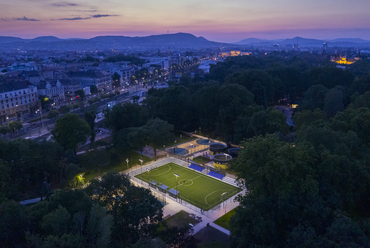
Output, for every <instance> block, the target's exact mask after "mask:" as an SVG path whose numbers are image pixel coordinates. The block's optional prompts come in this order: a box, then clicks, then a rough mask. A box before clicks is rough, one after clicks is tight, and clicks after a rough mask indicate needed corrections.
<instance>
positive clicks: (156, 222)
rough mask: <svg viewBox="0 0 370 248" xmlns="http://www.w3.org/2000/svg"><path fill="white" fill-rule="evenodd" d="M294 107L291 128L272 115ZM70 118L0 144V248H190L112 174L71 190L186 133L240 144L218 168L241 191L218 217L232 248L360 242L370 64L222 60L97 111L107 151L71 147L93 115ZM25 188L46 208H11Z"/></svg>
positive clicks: (143, 195)
mask: <svg viewBox="0 0 370 248" xmlns="http://www.w3.org/2000/svg"><path fill="white" fill-rule="evenodd" d="M288 57H289V58H288ZM318 62H319V64H320V65H319V66H318ZM293 103H294V104H298V107H297V108H296V109H295V110H294V115H293V123H294V127H293V126H289V125H288V124H287V123H286V117H285V115H284V113H283V112H282V111H281V110H280V109H279V108H278V106H282V105H286V104H293ZM92 115H93V116H94V114H92ZM67 118H69V119H67ZM77 119H78V118H77ZM77 119H76V117H75V116H73V114H67V115H65V116H63V117H60V118H59V119H58V120H57V124H56V129H55V130H54V131H53V132H54V133H53V135H54V136H55V140H56V141H57V142H52V141H42V142H35V141H31V140H15V141H0V180H1V183H0V187H1V192H0V201H1V204H0V223H4V224H1V228H0V229H1V230H0V245H1V246H4V247H76V246H79V247H124V246H127V247H128V246H130V245H131V247H142V246H141V245H142V244H147V243H148V242H147V241H148V240H147V239H148V238H150V239H151V240H153V239H154V240H153V242H152V244H153V246H148V245H146V246H147V247H148V248H149V247H165V246H166V244H167V245H172V246H176V247H196V241H195V240H194V239H193V238H192V237H191V235H190V233H189V230H177V229H174V228H169V227H167V226H166V225H165V224H164V222H163V221H162V206H161V205H160V204H159V205H158V202H157V201H156V200H155V198H154V197H153V196H152V195H151V194H150V192H149V191H148V190H145V189H142V188H136V187H134V186H130V184H129V180H128V179H127V178H126V177H125V176H121V175H119V174H107V175H105V176H104V177H103V178H102V180H101V181H98V180H92V181H91V183H90V185H89V186H88V187H86V188H84V189H77V188H80V187H81V186H82V185H83V181H81V178H80V177H79V174H80V173H83V172H84V171H85V170H86V169H88V167H89V166H90V167H96V168H99V167H100V166H105V165H106V164H111V163H118V161H120V160H122V159H123V158H124V157H122V154H123V153H124V152H130V151H138V150H140V149H142V147H144V146H145V145H150V146H152V147H154V148H158V149H160V148H161V147H162V145H167V144H169V143H171V142H173V140H174V136H173V133H174V132H179V131H194V130H201V131H202V134H204V135H208V136H209V137H219V138H220V139H222V140H224V141H225V142H227V143H229V144H236V145H240V146H241V147H243V149H242V152H241V154H240V156H239V157H238V158H237V159H234V160H232V162H231V170H232V171H234V172H235V174H236V175H237V177H238V178H239V179H240V181H241V182H242V183H243V184H244V185H245V187H246V188H247V189H248V194H246V195H244V196H240V198H239V201H240V207H239V208H238V209H237V210H236V215H235V216H234V217H233V218H232V219H231V223H230V226H231V247H369V246H370V208H369V205H370V194H369V192H370V151H369V149H370V60H363V61H357V62H356V63H354V64H353V65H351V66H349V67H348V68H347V69H345V70H343V69H340V68H336V66H335V65H334V64H331V63H330V62H328V61H326V60H325V59H323V58H321V57H320V55H309V54H307V55H305V56H301V58H298V57H292V56H286V54H285V53H273V54H270V55H267V56H262V55H261V56H257V57H254V56H243V57H235V58H228V59H226V60H225V61H224V62H223V63H218V64H217V65H214V66H213V67H212V68H211V72H210V74H209V75H206V77H205V78H203V79H201V78H197V77H196V78H188V77H186V76H183V77H182V78H180V81H179V82H178V83H173V84H172V85H171V86H170V87H169V88H164V89H159V90H157V89H150V90H149V91H148V93H147V96H146V99H145V100H144V101H143V102H142V104H141V105H139V104H137V103H128V104H124V105H115V106H114V107H113V108H112V109H109V110H108V109H107V110H106V111H105V125H106V127H107V128H109V129H111V130H112V136H113V146H109V147H108V146H106V144H99V142H94V140H93V139H92V143H93V144H94V146H93V147H92V151H91V152H88V153H86V154H85V155H84V156H76V147H77V144H78V143H79V142H81V141H86V140H87V139H88V137H89V136H90V134H91V130H94V126H93V123H92V122H91V119H92V120H93V119H94V118H89V114H86V115H85V120H86V121H87V122H86V121H84V120H81V121H83V122H80V120H77ZM89 119H90V121H89ZM72 122H73V123H76V125H73V126H76V127H79V128H78V129H79V130H70V129H68V132H72V133H73V132H76V133H78V134H80V135H81V137H79V136H77V135H75V136H74V137H75V139H73V140H71V139H65V138H64V137H65V136H66V135H65V134H64V133H65V132H66V128H67V127H66V126H67V125H66V124H63V123H69V124H71V123H72ZM30 188H34V189H37V190H38V191H39V192H40V194H41V195H43V196H44V197H46V198H47V199H48V201H42V202H40V203H37V204H35V205H33V206H31V207H28V208H26V207H24V206H21V205H19V203H17V202H16V201H19V200H21V199H22V198H23V196H24V194H25V192H26V191H27V190H28V189H30ZM51 189H54V190H51ZM57 189H59V190H57ZM51 193H53V194H51ZM116 195H122V197H114V196H116ZM92 227H95V228H92ZM138 227H140V228H138ZM149 243H150V242H149Z"/></svg>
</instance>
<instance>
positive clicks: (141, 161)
mask: <svg viewBox="0 0 370 248" xmlns="http://www.w3.org/2000/svg"><path fill="white" fill-rule="evenodd" d="M139 161H140V163H141V173H143V162H144V161H143V160H142V159H139Z"/></svg>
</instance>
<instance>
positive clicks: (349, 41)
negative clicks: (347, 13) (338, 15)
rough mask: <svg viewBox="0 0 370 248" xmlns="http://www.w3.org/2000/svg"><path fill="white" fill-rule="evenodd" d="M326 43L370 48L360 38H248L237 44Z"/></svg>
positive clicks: (310, 44)
mask: <svg viewBox="0 0 370 248" xmlns="http://www.w3.org/2000/svg"><path fill="white" fill-rule="evenodd" d="M324 42H328V45H329V46H331V47H336V46H337V47H363V46H370V41H367V40H363V39H360V38H338V39H333V40H318V39H307V38H302V37H299V36H297V37H294V38H291V39H284V40H264V39H256V38H248V39H244V40H241V41H239V42H237V43H235V44H240V45H247V44H253V45H254V46H256V47H258V46H272V45H273V44H275V43H277V44H279V45H281V46H286V45H295V44H298V46H300V47H313V46H315V47H317V46H322V45H323V44H324Z"/></svg>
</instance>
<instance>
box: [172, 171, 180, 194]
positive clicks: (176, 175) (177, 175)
mask: <svg viewBox="0 0 370 248" xmlns="http://www.w3.org/2000/svg"><path fill="white" fill-rule="evenodd" d="M173 174H174V175H175V177H176V191H177V178H178V177H179V174H176V173H173ZM177 192H178V191H177Z"/></svg>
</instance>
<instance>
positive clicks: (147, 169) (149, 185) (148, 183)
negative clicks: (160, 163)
mask: <svg viewBox="0 0 370 248" xmlns="http://www.w3.org/2000/svg"><path fill="white" fill-rule="evenodd" d="M146 170H147V171H148V187H149V188H150V175H149V171H150V170H149V168H146Z"/></svg>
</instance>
